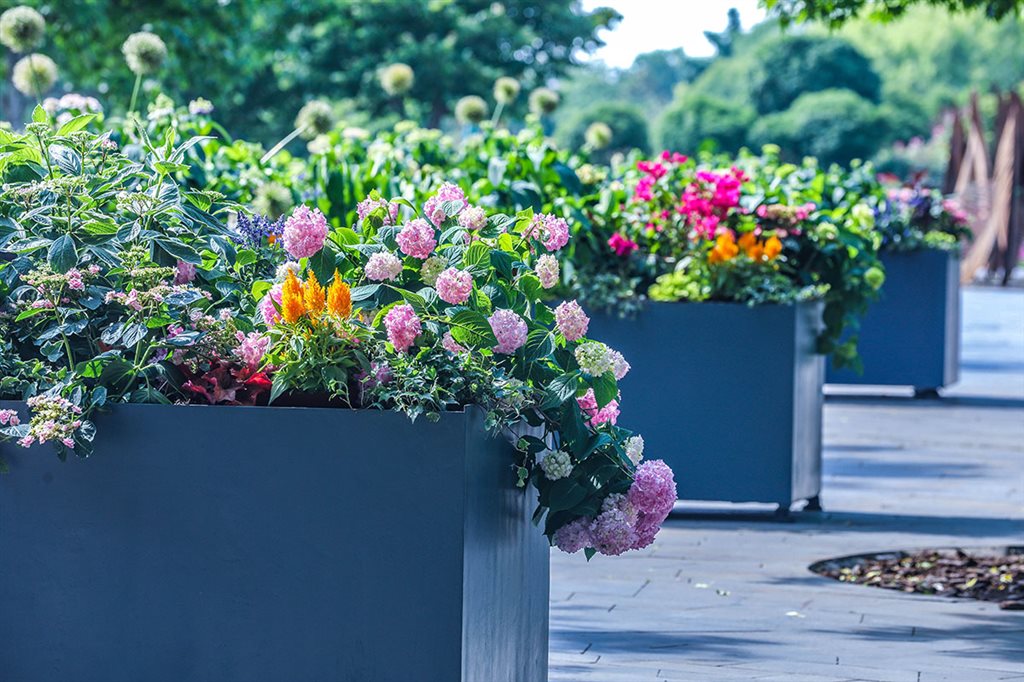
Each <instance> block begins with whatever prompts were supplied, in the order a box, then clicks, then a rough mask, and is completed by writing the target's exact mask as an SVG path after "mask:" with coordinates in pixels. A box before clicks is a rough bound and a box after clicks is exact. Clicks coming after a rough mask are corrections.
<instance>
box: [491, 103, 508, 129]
mask: <svg viewBox="0 0 1024 682" xmlns="http://www.w3.org/2000/svg"><path fill="white" fill-rule="evenodd" d="M504 109H505V103H504V102H498V104H497V106H495V107H494V115H493V116H491V125H492V126H494V127H498V121H500V120H501V112H502V111H503V110H504Z"/></svg>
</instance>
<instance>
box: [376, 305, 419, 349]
mask: <svg viewBox="0 0 1024 682" xmlns="http://www.w3.org/2000/svg"><path fill="white" fill-rule="evenodd" d="M384 326H385V327H386V328H387V330H388V341H390V342H391V345H393V346H394V347H395V350H397V351H398V352H400V353H406V352H408V351H409V348H411V347H412V344H414V343H415V342H416V337H418V336H419V335H420V334H421V333H422V332H423V324H422V323H421V322H420V318H419V317H418V316H417V315H416V311H415V310H413V308H412V306H411V305H409V304H408V303H403V304H401V305H396V306H395V307H394V308H392V309H391V310H389V311H388V313H387V315H385V316H384Z"/></svg>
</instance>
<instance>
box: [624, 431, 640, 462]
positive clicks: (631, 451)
mask: <svg viewBox="0 0 1024 682" xmlns="http://www.w3.org/2000/svg"><path fill="white" fill-rule="evenodd" d="M625 447H626V457H628V458H629V461H630V462H632V463H633V466H637V465H639V464H640V460H642V459H643V458H644V438H643V436H630V437H629V438H627V439H626V442H625Z"/></svg>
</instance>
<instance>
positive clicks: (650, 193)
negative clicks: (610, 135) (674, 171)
mask: <svg viewBox="0 0 1024 682" xmlns="http://www.w3.org/2000/svg"><path fill="white" fill-rule="evenodd" d="M661 160H662V161H663V162H665V163H671V164H680V163H686V160H687V159H686V156H685V155H683V154H679V153H673V152H669V151H668V150H665V151H663V152H662V153H661ZM636 168H637V170H638V171H640V172H641V173H643V174H644V176H643V177H642V178H640V181H639V182H637V184H636V189H635V190H634V191H633V201H652V200H653V199H654V185H655V184H656V183H657V182H658V180H660V179H661V178H663V177H665V176H666V175H667V174H668V168H666V167H665V165H664V164H663V163H658V162H657V161H637V163H636Z"/></svg>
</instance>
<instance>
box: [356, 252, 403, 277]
mask: <svg viewBox="0 0 1024 682" xmlns="http://www.w3.org/2000/svg"><path fill="white" fill-rule="evenodd" d="M365 271H366V278H367V279H371V280H373V281H375V282H382V281H384V280H389V281H394V280H396V279H398V276H399V275H401V274H402V261H401V259H400V258H399V257H398V256H396V255H395V254H393V253H388V252H387V251H378V252H377V253H375V254H373V255H371V256H370V258H369V259H368V260H367V261H366V267H365Z"/></svg>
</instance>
